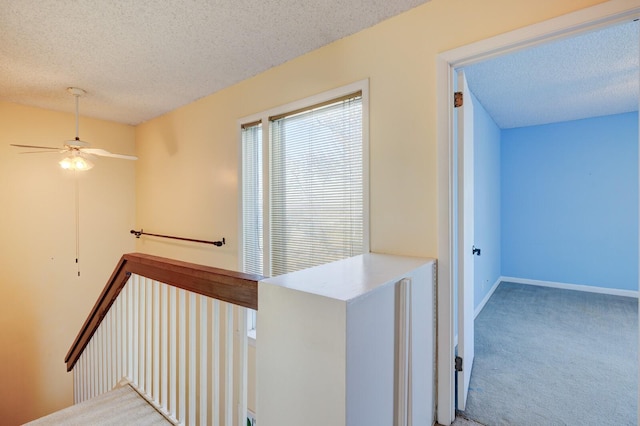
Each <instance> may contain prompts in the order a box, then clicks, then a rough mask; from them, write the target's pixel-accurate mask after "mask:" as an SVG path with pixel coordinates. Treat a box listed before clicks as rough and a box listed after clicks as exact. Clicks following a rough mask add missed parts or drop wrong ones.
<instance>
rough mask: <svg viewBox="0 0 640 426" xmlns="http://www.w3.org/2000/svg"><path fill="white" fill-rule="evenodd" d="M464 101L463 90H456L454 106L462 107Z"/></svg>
mask: <svg viewBox="0 0 640 426" xmlns="http://www.w3.org/2000/svg"><path fill="white" fill-rule="evenodd" d="M463 103H464V96H463V95H462V92H454V93H453V107H454V108H460V107H461V106H462V104H463Z"/></svg>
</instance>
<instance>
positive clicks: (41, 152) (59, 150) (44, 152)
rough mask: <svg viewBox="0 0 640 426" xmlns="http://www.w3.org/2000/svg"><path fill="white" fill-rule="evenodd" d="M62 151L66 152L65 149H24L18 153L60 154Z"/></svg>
mask: <svg viewBox="0 0 640 426" xmlns="http://www.w3.org/2000/svg"><path fill="white" fill-rule="evenodd" d="M62 152H65V150H64V149H57V150H55V151H51V150H49V151H22V152H19V153H18V154H60V153H62Z"/></svg>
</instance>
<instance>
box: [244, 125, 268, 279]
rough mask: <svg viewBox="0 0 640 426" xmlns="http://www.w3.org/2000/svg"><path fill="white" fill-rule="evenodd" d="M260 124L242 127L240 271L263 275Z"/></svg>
mask: <svg viewBox="0 0 640 426" xmlns="http://www.w3.org/2000/svg"><path fill="white" fill-rule="evenodd" d="M262 198H263V196H262V124H261V123H253V124H249V125H245V126H242V249H243V255H242V259H243V265H242V270H243V271H244V272H249V273H252V274H259V275H265V271H264V263H263V247H264V244H263V209H262V202H263V200H262Z"/></svg>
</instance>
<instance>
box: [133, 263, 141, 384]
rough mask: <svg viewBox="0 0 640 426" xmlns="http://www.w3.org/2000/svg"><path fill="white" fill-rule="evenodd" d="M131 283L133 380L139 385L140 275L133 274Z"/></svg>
mask: <svg viewBox="0 0 640 426" xmlns="http://www.w3.org/2000/svg"><path fill="white" fill-rule="evenodd" d="M132 277H133V279H132V280H131V284H133V286H132V289H131V309H132V313H133V316H132V317H131V324H132V325H131V329H132V333H133V334H132V336H131V381H132V382H133V383H134V384H135V385H136V386H138V385H139V383H140V381H139V380H138V356H139V355H138V327H139V319H138V315H139V308H138V307H139V302H138V300H139V297H140V295H139V290H138V276H137V275H133V276H132Z"/></svg>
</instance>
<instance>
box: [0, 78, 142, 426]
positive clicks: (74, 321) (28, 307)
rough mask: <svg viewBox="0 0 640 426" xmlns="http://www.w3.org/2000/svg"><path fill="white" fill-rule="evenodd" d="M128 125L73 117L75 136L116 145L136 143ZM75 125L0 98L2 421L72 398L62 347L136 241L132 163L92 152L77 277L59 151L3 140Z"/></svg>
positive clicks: (51, 134) (55, 139) (56, 138)
mask: <svg viewBox="0 0 640 426" xmlns="http://www.w3.org/2000/svg"><path fill="white" fill-rule="evenodd" d="M62 90H64V88H63V89H62ZM69 102H72V99H70V100H69ZM134 134H135V133H134V129H133V127H131V126H125V125H120V124H113V123H108V122H105V121H100V120H94V119H88V118H82V117H81V119H80V136H81V137H82V139H84V140H87V141H91V143H92V144H93V145H94V146H97V147H101V148H106V149H109V150H112V151H114V152H121V153H135V144H134ZM74 135H75V123H74V116H73V114H66V113H59V112H53V111H47V110H42V109H38V108H30V107H25V106H21V105H17V104H11V103H6V102H5V103H3V102H0V211H1V213H0V340H1V342H2V343H1V344H0V416H2V418H1V419H0V423H1V424H3V425H15V424H21V423H24V422H25V421H28V420H32V419H34V418H37V417H40V416H42V415H45V414H48V413H50V412H52V411H55V410H58V409H60V408H63V407H65V406H68V405H71V404H72V403H73V387H72V375H71V373H67V371H66V365H65V363H64V357H65V355H66V353H67V350H68V349H69V347H70V346H71V343H72V342H73V339H74V338H75V336H76V333H77V332H78V331H79V329H80V327H81V326H82V324H83V323H84V320H85V319H86V317H87V314H88V313H89V311H90V310H91V308H92V307H93V304H94V303H95V301H96V299H97V297H98V295H99V293H100V291H102V288H103V287H104V285H105V283H106V281H107V279H108V278H109V276H110V274H111V272H112V270H113V268H114V267H115V265H116V262H117V261H118V259H119V258H120V256H121V255H122V254H123V253H125V252H130V251H133V249H134V246H135V242H134V238H132V236H131V235H129V229H131V227H132V226H133V225H134V218H135V192H134V191H135V184H134V182H135V168H134V167H135V166H134V164H133V163H129V162H126V161H121V160H114V159H99V160H97V161H96V162H95V164H96V165H95V167H94V169H92V170H90V171H88V172H86V174H84V175H82V176H81V178H80V236H81V240H80V268H81V269H80V271H81V276H80V277H78V276H77V269H76V265H75V222H74V217H75V214H74V181H73V178H72V177H71V175H70V174H69V172H64V171H63V170H61V169H60V168H59V166H58V164H57V161H59V160H60V159H61V156H60V155H59V154H52V153H45V154H32V155H19V154H18V152H20V151H21V150H20V149H18V148H14V147H10V146H9V144H10V143H19V144H31V145H46V146H62V144H63V142H64V141H65V140H67V139H71V138H73V136H74Z"/></svg>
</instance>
